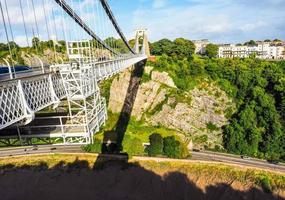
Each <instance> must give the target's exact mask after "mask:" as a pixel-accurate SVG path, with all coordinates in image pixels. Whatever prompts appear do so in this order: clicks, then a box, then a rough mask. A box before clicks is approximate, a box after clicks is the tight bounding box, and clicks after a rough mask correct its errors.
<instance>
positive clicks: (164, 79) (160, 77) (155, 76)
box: [151, 71, 176, 88]
mask: <svg viewBox="0 0 285 200" xmlns="http://www.w3.org/2000/svg"><path fill="white" fill-rule="evenodd" d="M151 79H152V80H154V81H157V82H159V83H162V84H165V85H167V86H169V87H173V88H176V86H175V84H174V82H173V80H172V78H171V77H169V75H168V73H167V72H157V71H152V73H151Z"/></svg>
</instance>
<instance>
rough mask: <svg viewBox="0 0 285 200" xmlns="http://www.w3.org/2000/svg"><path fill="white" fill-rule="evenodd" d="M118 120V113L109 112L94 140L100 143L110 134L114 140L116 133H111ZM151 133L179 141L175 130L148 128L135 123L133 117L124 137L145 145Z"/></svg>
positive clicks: (140, 123)
mask: <svg viewBox="0 0 285 200" xmlns="http://www.w3.org/2000/svg"><path fill="white" fill-rule="evenodd" d="M118 118H119V114H118V113H116V114H114V113H111V112H109V113H108V120H107V122H106V125H105V126H104V127H103V128H102V130H101V131H100V132H99V133H97V134H96V135H95V138H96V139H98V140H101V141H102V140H103V138H104V134H106V133H110V134H113V138H114V139H116V133H114V132H113V131H114V129H115V126H116V122H117V121H118ZM152 133H159V134H161V136H162V137H167V136H175V138H176V139H178V140H179V137H178V136H177V131H176V130H172V129H168V128H165V127H163V126H151V125H150V126H148V125H146V124H145V123H144V122H142V121H137V120H136V119H135V118H134V117H131V120H130V122H129V125H128V127H127V131H126V134H125V135H126V136H129V137H131V138H134V137H136V138H138V139H140V140H141V141H142V142H143V143H147V142H149V136H150V135H151V134H152Z"/></svg>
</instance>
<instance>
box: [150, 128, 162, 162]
mask: <svg viewBox="0 0 285 200" xmlns="http://www.w3.org/2000/svg"><path fill="white" fill-rule="evenodd" d="M149 142H150V146H149V147H148V149H147V150H148V155H149V156H157V155H162V152H163V138H162V137H161V135H160V134H158V133H154V134H152V135H150V136H149Z"/></svg>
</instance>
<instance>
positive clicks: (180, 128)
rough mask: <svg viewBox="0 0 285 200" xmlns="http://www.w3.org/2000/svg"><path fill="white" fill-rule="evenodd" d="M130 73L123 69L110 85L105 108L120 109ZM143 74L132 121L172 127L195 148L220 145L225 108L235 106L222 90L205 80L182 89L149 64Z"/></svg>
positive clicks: (166, 74)
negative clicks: (189, 88)
mask: <svg viewBox="0 0 285 200" xmlns="http://www.w3.org/2000/svg"><path fill="white" fill-rule="evenodd" d="M130 76H131V72H130V70H126V71H125V72H123V73H121V74H119V76H118V77H117V78H115V79H114V80H113V82H112V84H111V87H110V98H109V104H108V108H109V110H110V111H111V112H112V113H119V112H121V110H122V106H123V103H124V99H125V96H126V92H127V89H128V84H129V81H130ZM143 77H144V79H143V80H142V83H141V84H140V86H139V90H138V94H137V97H136V100H135V103H134V107H133V111H132V116H133V117H134V119H135V120H137V121H141V122H143V124H144V125H147V126H153V127H159V126H162V127H165V128H168V129H172V130H175V131H176V132H177V134H178V135H179V136H180V137H181V139H182V140H183V141H185V142H190V141H191V140H192V141H193V144H194V148H203V147H204V145H207V146H208V147H210V148H214V147H215V146H220V147H221V146H222V131H221V127H222V126H223V125H225V124H227V121H228V119H227V118H226V111H227V110H228V109H231V108H232V107H234V104H233V102H232V100H231V99H230V98H229V97H228V96H227V95H226V94H225V92H223V91H222V90H221V89H220V88H219V87H218V86H216V85H214V84H212V83H209V82H207V81H205V82H202V83H201V84H199V85H197V86H196V87H195V88H194V89H192V90H189V91H187V92H181V91H179V89H177V87H176V85H175V83H174V82H173V80H172V78H171V77H170V76H169V75H168V73H167V72H159V71H155V70H154V69H153V67H150V66H147V67H146V68H145V73H144V75H143ZM146 77H148V78H146Z"/></svg>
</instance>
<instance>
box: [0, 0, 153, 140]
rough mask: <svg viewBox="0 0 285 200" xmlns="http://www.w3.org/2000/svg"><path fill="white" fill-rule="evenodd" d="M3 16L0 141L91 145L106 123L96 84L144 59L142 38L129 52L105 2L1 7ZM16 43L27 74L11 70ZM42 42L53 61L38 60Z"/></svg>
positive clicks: (139, 35)
mask: <svg viewBox="0 0 285 200" xmlns="http://www.w3.org/2000/svg"><path fill="white" fill-rule="evenodd" d="M0 9H1V19H2V22H0V24H2V25H3V32H4V34H3V35H5V39H6V41H7V44H8V48H9V54H8V56H7V57H6V58H3V60H2V63H3V64H2V65H5V68H6V69H7V73H2V74H0V142H2V143H4V144H8V145H10V144H12V143H23V142H27V141H29V142H31V141H32V140H33V139H38V140H41V141H43V142H48V141H51V140H53V141H55V142H56V143H61V144H89V143H92V142H93V141H92V140H93V135H94V134H95V133H96V132H98V131H99V129H100V127H101V126H102V125H103V124H104V123H105V121H106V119H107V109H106V101H105V99H104V98H103V97H102V96H101V95H100V88H99V86H98V83H99V82H100V81H104V80H105V79H108V78H110V77H112V76H114V75H115V74H117V73H119V72H121V71H123V70H125V69H126V68H129V67H132V66H133V65H135V64H137V63H139V62H141V61H144V60H146V59H147V57H148V56H149V47H148V39H147V31H146V30H145V29H141V30H137V31H136V33H135V39H134V45H133V46H131V45H130V44H129V42H128V41H127V39H126V37H125V35H124V33H123V32H122V30H121V28H120V26H119V25H118V23H117V20H116V18H115V17H114V14H113V12H112V10H111V8H110V6H109V5H108V3H107V2H106V0H94V1H87V0H39V1H38V0H37V1H34V0H9V1H7V0H1V2H0ZM2 25H1V26H2ZM118 40H119V41H120V46H119V45H118V42H116V41H118ZM19 41H20V42H22V43H21V45H22V46H25V47H26V48H27V49H33V52H32V53H29V54H26V55H25V58H26V59H27V60H33V61H34V63H35V61H36V63H37V64H36V65H35V64H34V65H33V66H32V64H31V66H29V68H28V69H27V70H24V71H17V70H16V69H17V65H18V64H19V63H20V61H19V55H17V54H16V53H15V48H16V47H15V45H14V44H15V43H17V42H19ZM41 41H51V42H50V44H51V48H52V49H53V51H52V52H53V53H52V55H51V56H50V57H52V58H50V60H52V62H46V61H43V59H42V57H43V54H45V51H44V47H43V42H41ZM62 41H64V42H62ZM58 49H64V53H62V51H61V52H60V51H59V50H58ZM31 63H32V62H31Z"/></svg>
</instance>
